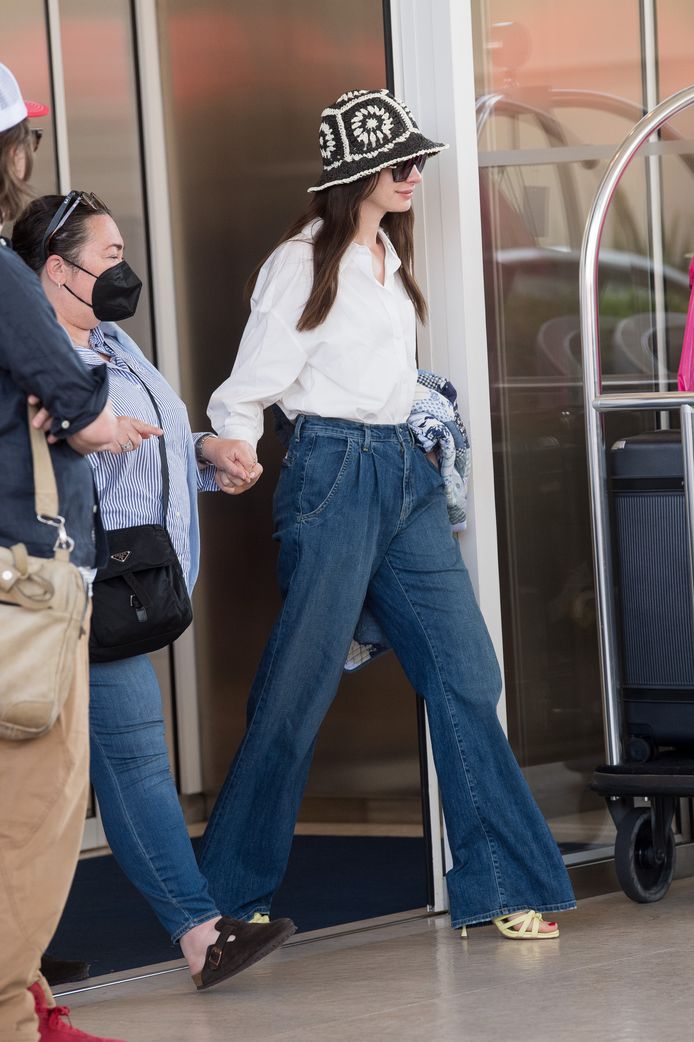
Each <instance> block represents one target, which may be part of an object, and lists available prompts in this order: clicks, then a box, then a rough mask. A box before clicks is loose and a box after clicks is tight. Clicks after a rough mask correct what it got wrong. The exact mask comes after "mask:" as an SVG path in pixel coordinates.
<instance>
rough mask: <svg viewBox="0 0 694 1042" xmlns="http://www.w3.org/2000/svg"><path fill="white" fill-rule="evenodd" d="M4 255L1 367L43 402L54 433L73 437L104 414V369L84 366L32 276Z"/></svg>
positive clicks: (16, 260)
mask: <svg viewBox="0 0 694 1042" xmlns="http://www.w3.org/2000/svg"><path fill="white" fill-rule="evenodd" d="M0 252H2V253H3V256H2V257H1V258H0V301H1V303H0V367H2V368H3V369H6V370H7V371H8V372H9V374H10V376H11V377H12V379H13V380H14V381H15V383H16V384H17V385H18V386H19V387H21V388H22V390H24V391H26V393H27V394H35V395H37V397H39V398H40V399H41V401H42V403H43V405H44V406H45V407H46V408H47V409H48V411H49V412H50V413H51V415H52V416H53V425H52V428H51V433H52V434H54V435H55V436H56V437H58V438H66V437H69V435H71V434H76V433H77V432H78V431H81V430H82V428H83V427H87V426H88V425H89V424H90V423H92V422H93V421H94V420H95V419H96V418H97V417H98V416H99V415H100V414H101V412H102V411H103V409H104V407H105V405H106V402H107V400H108V382H107V372H106V366H96V367H95V368H93V369H88V368H87V367H86V366H85V365H83V364H82V362H80V360H79V358H78V357H77V353H76V352H75V350H74V348H72V347H71V345H70V341H69V339H68V337H67V334H66V332H65V330H64V329H63V328H62V327H61V326H60V325H59V324H58V320H57V319H56V317H55V312H54V311H53V308H52V307H51V305H50V304H49V302H48V299H47V298H46V295H45V294H44V292H43V289H42V288H41V283H40V282H39V280H38V278H37V277H36V275H35V274H34V272H32V271H31V270H30V269H29V268H28V267H27V265H26V264H25V263H24V261H22V260H21V259H20V258H19V257H17V256H16V255H14V254H10V255H9V256H8V254H9V250H7V248H3V249H2V251H0Z"/></svg>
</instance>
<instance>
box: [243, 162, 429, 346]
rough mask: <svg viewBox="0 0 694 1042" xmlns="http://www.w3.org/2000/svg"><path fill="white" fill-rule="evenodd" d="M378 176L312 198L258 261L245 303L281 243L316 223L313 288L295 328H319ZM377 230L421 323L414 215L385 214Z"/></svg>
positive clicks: (423, 307)
mask: <svg viewBox="0 0 694 1042" xmlns="http://www.w3.org/2000/svg"><path fill="white" fill-rule="evenodd" d="M378 176H379V175H378V174H372V175H371V176H370V177H364V178H360V179H359V180H358V181H352V182H350V183H348V184H345V185H334V186H333V187H332V188H324V189H323V190H322V191H321V192H314V193H313V195H312V198H311V202H310V203H309V205H308V207H307V208H306V210H305V211H304V212H303V213H302V215H301V216H300V217H297V219H296V220H295V221H294V223H293V224H291V225H290V226H289V228H287V230H286V232H285V233H284V235H283V236H282V237H281V238H280V240H279V242H277V243H276V244H275V246H274V247H273V248H272V250H270V253H268V254H267V255H266V256H265V257H264V258H263V259H262V261H261V262H260V264H259V265H258V266H257V268H256V269H255V271H254V272H253V274H252V275H251V277H250V278H249V280H248V282H247V283H246V296H247V298H250V296H251V294H252V293H253V289H254V287H255V284H256V281H257V278H258V274H259V272H260V269H261V268H262V266H263V264H264V263H265V261H266V260H267V258H268V257H269V256H270V255H271V253H273V252H274V250H276V249H277V247H278V246H281V245H282V243H284V242H288V241H289V240H290V239H294V238H296V236H297V235H299V234H300V232H301V231H302V230H303V229H304V228H305V227H306V225H308V224H311V223H312V222H313V221H316V220H321V221H322V222H323V223H322V225H321V227H320V228H319V229H318V231H317V233H316V235H315V237H314V239H313V286H312V287H311V293H310V294H309V298H308V300H307V301H306V306H305V307H304V310H303V312H302V315H301V318H300V319H299V321H298V323H297V327H296V328H297V329H298V330H299V331H300V332H301V331H302V330H305V329H315V328H316V327H317V326H319V325H320V324H321V323H322V322H324V321H325V319H326V318H327V317H328V314H329V312H330V309H331V308H332V306H333V304H334V303H335V297H336V295H337V283H338V278H339V273H340V261H341V260H342V257H343V255H344V253H345V250H346V249H347V247H348V246H349V245H350V243H351V242H353V241H354V236H355V235H356V233H357V228H358V225H359V207H360V205H361V203H362V202H363V201H364V199H366V198H367V196H369V195H371V193H372V192H373V190H374V188H375V187H376V183H377V181H378ZM381 227H382V228H383V230H384V231H385V233H386V235H387V236H388V238H389V239H390V241H391V242H392V244H393V246H394V248H395V251H396V253H397V255H398V257H399V258H400V262H401V266H400V269H399V272H398V274H399V275H400V278H401V279H402V282H403V285H404V287H405V290H406V292H407V295H408V297H409V298H410V300H411V301H412V303H413V304H414V309H415V312H416V313H417V318H418V319H419V320H420V322H424V321H426V315H427V306H426V302H425V300H424V297H423V295H422V291H421V290H420V288H419V286H418V285H417V282H416V280H415V277H414V235H413V228H414V214H413V213H412V210H408V211H407V212H406V213H387V214H386V215H385V216H384V218H383V220H382V221H381Z"/></svg>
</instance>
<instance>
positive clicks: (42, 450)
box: [27, 405, 58, 517]
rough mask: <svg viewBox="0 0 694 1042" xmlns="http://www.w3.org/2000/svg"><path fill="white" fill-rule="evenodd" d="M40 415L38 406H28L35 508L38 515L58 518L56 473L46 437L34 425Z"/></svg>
mask: <svg viewBox="0 0 694 1042" xmlns="http://www.w3.org/2000/svg"><path fill="white" fill-rule="evenodd" d="M37 413H38V406H36V405H28V406H27V414H28V418H29V440H30V442H31V458H32V461H33V464H34V507H35V509H36V513H37V514H46V515H47V516H48V517H57V516H58V487H57V485H56V483H55V472H54V470H53V464H52V462H51V454H50V452H49V450H48V443H47V442H46V435H45V434H44V433H43V431H42V430H38V429H37V428H36V427H34V426H33V425H32V422H31V421H32V420H33V419H34V417H35V416H36V414H37Z"/></svg>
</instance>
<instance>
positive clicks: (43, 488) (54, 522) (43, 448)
mask: <svg viewBox="0 0 694 1042" xmlns="http://www.w3.org/2000/svg"><path fill="white" fill-rule="evenodd" d="M37 413H38V406H36V405H29V404H27V421H28V425H29V443H30V445H31V459H32V463H33V469H34V510H35V511H36V519H37V520H38V521H40V522H41V523H42V524H44V525H51V526H52V527H53V528H57V530H58V538H57V540H56V543H55V546H54V547H53V550H54V553H55V556H56V557H59V558H60V559H62V560H69V559H70V551H71V550H72V549H73V548H74V545H75V543H74V540H73V539H71V538H70V536H69V535H68V534H67V531H66V529H65V518H64V517H61V515H60V514H59V513H58V511H59V509H60V504H59V502H58V486H57V485H56V481H55V471H54V469H53V463H52V461H51V454H50V451H49V449H48V442H47V441H46V436H45V434H44V433H43V431H42V430H39V429H37V428H36V427H34V426H33V424H32V422H31V421H32V420H33V419H34V417H35V416H36V414H37Z"/></svg>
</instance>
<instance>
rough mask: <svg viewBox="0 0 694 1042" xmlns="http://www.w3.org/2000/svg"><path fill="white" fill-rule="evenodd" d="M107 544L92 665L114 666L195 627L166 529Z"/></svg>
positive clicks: (165, 471)
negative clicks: (112, 664)
mask: <svg viewBox="0 0 694 1042" xmlns="http://www.w3.org/2000/svg"><path fill="white" fill-rule="evenodd" d="M130 371H131V372H132V371H133V370H132V369H131V370H130ZM134 375H136V376H137V374H134ZM138 379H139V377H138ZM140 382H141V383H142V386H143V387H144V388H145V390H146V391H147V394H148V395H149V397H150V398H151V400H152V404H153V405H154V410H155V412H156V414H157V420H158V423H159V426H160V427H163V424H162V419H161V413H160V411H159V406H158V405H157V403H156V401H155V399H154V396H153V394H152V393H151V391H150V390H149V388H148V387H147V386H146V385H145V384H144V382H143V381H140ZM158 441H159V455H160V458H161V476H162V516H163V519H164V522H166V516H167V510H168V506H169V465H168V462H167V459H166V445H165V442H164V435H162V436H161V437H160V438H159V439H158ZM106 538H107V541H108V563H107V564H106V566H105V567H104V568H99V570H98V571H97V573H96V578H95V580H94V603H93V611H92V625H91V635H90V638H89V657H90V659H91V661H92V662H113V661H115V660H116V659H123V658H131V657H132V656H133V655H144V654H147V653H148V652H150V651H157V650H158V649H159V648H164V647H166V645H167V644H171V643H172V641H174V640H176V638H177V637H180V635H181V634H182V633H183V631H184V630H186V629H187V628H188V626H190V624H191V622H192V621H193V608H192V605H191V603H190V597H189V596H188V589H187V587H186V581H185V578H184V575H183V570H182V568H181V562H180V561H179V559H178V554H177V553H176V551H175V549H174V547H173V544H172V542H171V538H170V536H169V533H168V532H167V530H166V527H165V524H164V525H134V526H133V527H132V528H114V529H111V530H110V531H109V530H107V531H106Z"/></svg>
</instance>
